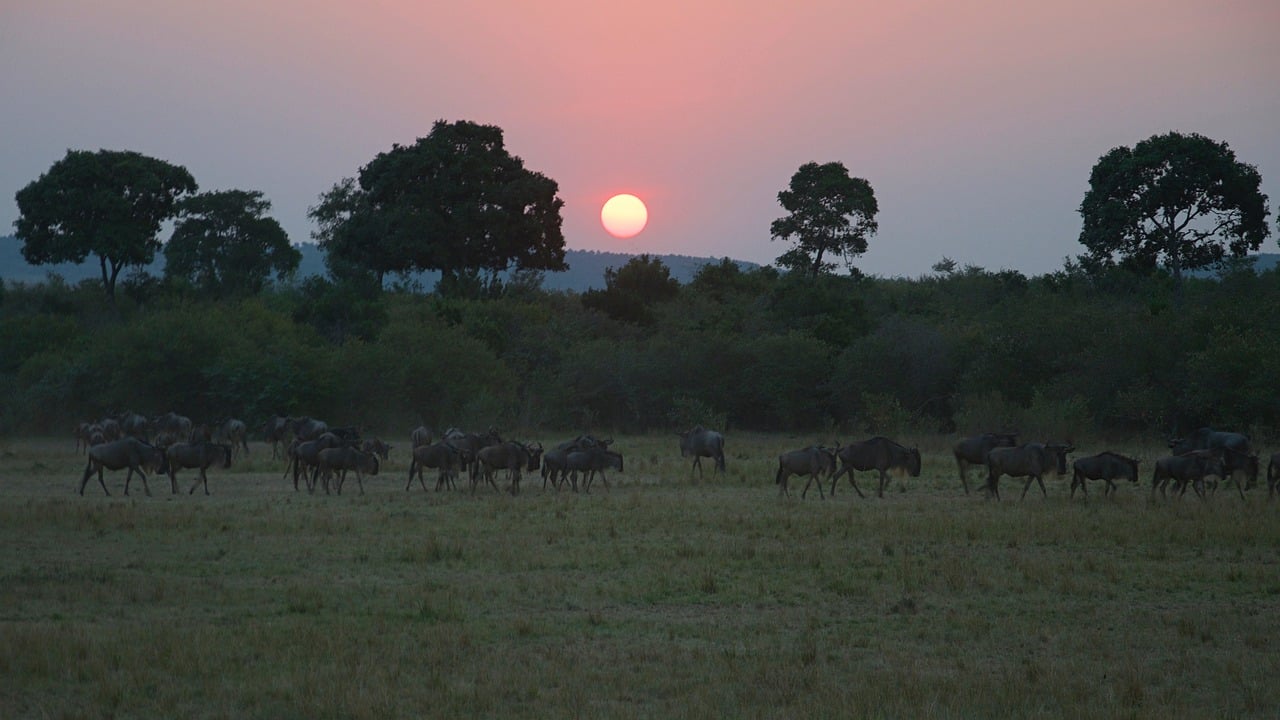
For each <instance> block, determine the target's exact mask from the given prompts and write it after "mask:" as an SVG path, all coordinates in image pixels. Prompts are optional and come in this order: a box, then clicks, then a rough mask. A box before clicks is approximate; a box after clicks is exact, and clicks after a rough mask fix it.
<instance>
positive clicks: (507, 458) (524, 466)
mask: <svg viewBox="0 0 1280 720" xmlns="http://www.w3.org/2000/svg"><path fill="white" fill-rule="evenodd" d="M541 460H542V445H541V444H539V443H533V444H531V445H525V444H524V443H520V442H516V441H514V440H508V441H507V442H504V443H501V444H498V445H489V446H487V447H482V448H480V450H479V451H478V452H477V453H476V461H477V462H478V463H479V466H480V474H481V475H482V476H483V478H484V480H485V481H487V482H488V483H489V484H490V485H492V486H493V489H494V490H495V491H496V490H497V489H498V485H497V484H496V483H495V482H494V481H493V471H494V470H506V471H507V473H508V474H509V475H510V477H511V494H512V495H519V494H520V473H521V471H523V470H528V471H529V472H533V471H534V470H537V469H538V467H539V465H540V463H541ZM479 481H480V479H479V478H478V477H476V476H475V475H474V474H473V475H472V476H471V493H472V494H473V495H474V494H475V492H476V485H478V484H479Z"/></svg>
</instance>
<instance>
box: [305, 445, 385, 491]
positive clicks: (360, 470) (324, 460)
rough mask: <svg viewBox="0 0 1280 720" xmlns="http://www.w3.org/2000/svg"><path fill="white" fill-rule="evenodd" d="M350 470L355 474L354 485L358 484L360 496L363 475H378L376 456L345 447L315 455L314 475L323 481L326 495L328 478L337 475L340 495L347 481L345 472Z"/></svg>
mask: <svg viewBox="0 0 1280 720" xmlns="http://www.w3.org/2000/svg"><path fill="white" fill-rule="evenodd" d="M350 470H354V471H355V472H356V483H357V484H359V486H360V494H361V495H363V494H364V473H368V474H369V475H377V474H378V456H377V455H374V454H373V453H367V452H363V451H361V450H357V449H356V448H353V447H350V446H346V445H343V446H342V447H332V448H325V449H324V450H321V451H320V452H319V453H317V454H316V475H318V476H319V477H320V478H321V479H322V480H323V481H324V491H325V493H326V494H327V493H328V492H329V478H330V477H333V475H334V474H335V473H337V476H338V482H337V490H338V494H339V495H341V494H342V485H343V483H345V482H346V481H347V472H348V471H350Z"/></svg>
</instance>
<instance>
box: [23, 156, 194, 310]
mask: <svg viewBox="0 0 1280 720" xmlns="http://www.w3.org/2000/svg"><path fill="white" fill-rule="evenodd" d="M195 191H196V181H195V179H194V178H192V177H191V173H189V172H187V169H186V168H184V167H181V166H179V165H171V164H169V163H167V162H165V161H163V160H157V159H156V158H152V157H147V156H146V155H142V154H140V153H137V152H132V151H117V150H98V151H97V152H89V151H87V150H68V151H67V154H66V156H65V157H63V158H62V159H61V160H59V161H57V162H55V163H54V164H53V166H52V167H50V168H49V170H48V171H47V172H45V173H44V174H42V175H41V176H40V177H39V178H38V179H36V180H34V181H32V182H31V183H30V184H28V185H27V186H26V187H24V188H22V189H21V190H19V191H18V193H17V196H16V198H17V201H18V211H19V217H18V219H17V220H16V221H15V222H14V226H15V227H16V228H17V236H18V239H19V240H21V241H22V243H23V245H22V256H23V257H24V258H26V260H27V262H29V263H31V264H33V265H45V264H49V263H59V262H72V263H82V262H84V261H85V258H87V257H88V256H89V255H90V254H93V255H97V256H98V264H99V267H100V268H101V269H102V285H103V288H104V289H105V290H106V293H107V299H108V301H110V302H111V303H113V304H114V302H115V293H116V278H117V277H118V276H119V275H120V271H121V270H122V269H123V268H124V267H126V266H128V265H139V266H140V265H146V264H148V263H150V262H151V261H152V260H154V259H155V253H156V250H159V249H160V241H159V240H158V239H157V238H156V235H157V234H158V233H159V232H160V224H161V223H163V222H164V221H165V220H167V219H169V218H171V217H173V215H174V213H175V212H176V209H177V204H178V201H179V199H180V198H182V197H183V196H185V195H187V194H190V193H194V192H195Z"/></svg>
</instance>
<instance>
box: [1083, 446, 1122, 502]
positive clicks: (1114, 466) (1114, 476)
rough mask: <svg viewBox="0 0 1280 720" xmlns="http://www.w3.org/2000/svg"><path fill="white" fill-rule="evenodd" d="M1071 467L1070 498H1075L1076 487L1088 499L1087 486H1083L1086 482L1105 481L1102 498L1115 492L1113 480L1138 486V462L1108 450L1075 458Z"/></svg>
mask: <svg viewBox="0 0 1280 720" xmlns="http://www.w3.org/2000/svg"><path fill="white" fill-rule="evenodd" d="M1071 467H1072V470H1073V472H1072V474H1071V497H1075V496H1076V486H1079V487H1080V489H1081V490H1083V491H1084V496H1085V497H1086V498H1087V497H1089V486H1088V485H1086V484H1085V481H1086V480H1103V481H1105V482H1106V483H1107V484H1106V486H1105V487H1104V488H1103V490H1102V494H1103V496H1104V497H1105V496H1107V495H1110V494H1111V493H1113V492H1115V489H1116V484H1115V482H1114V481H1115V480H1128V481H1129V482H1131V483H1133V484H1135V485H1137V484H1138V461H1137V460H1134V459H1133V458H1130V457H1125V456H1124V455H1121V454H1119V453H1113V452H1111V451H1109V450H1107V451H1104V452H1100V453H1098V454H1097V455H1090V456H1089V457H1082V458H1077V459H1076V461H1075V462H1073V463H1072V464H1071Z"/></svg>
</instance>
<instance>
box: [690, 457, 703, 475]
mask: <svg viewBox="0 0 1280 720" xmlns="http://www.w3.org/2000/svg"><path fill="white" fill-rule="evenodd" d="M694 470H697V471H698V477H699V478H701V477H702V456H701V455H694V456H693V467H691V468H689V474H690V475H693V471H694Z"/></svg>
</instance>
